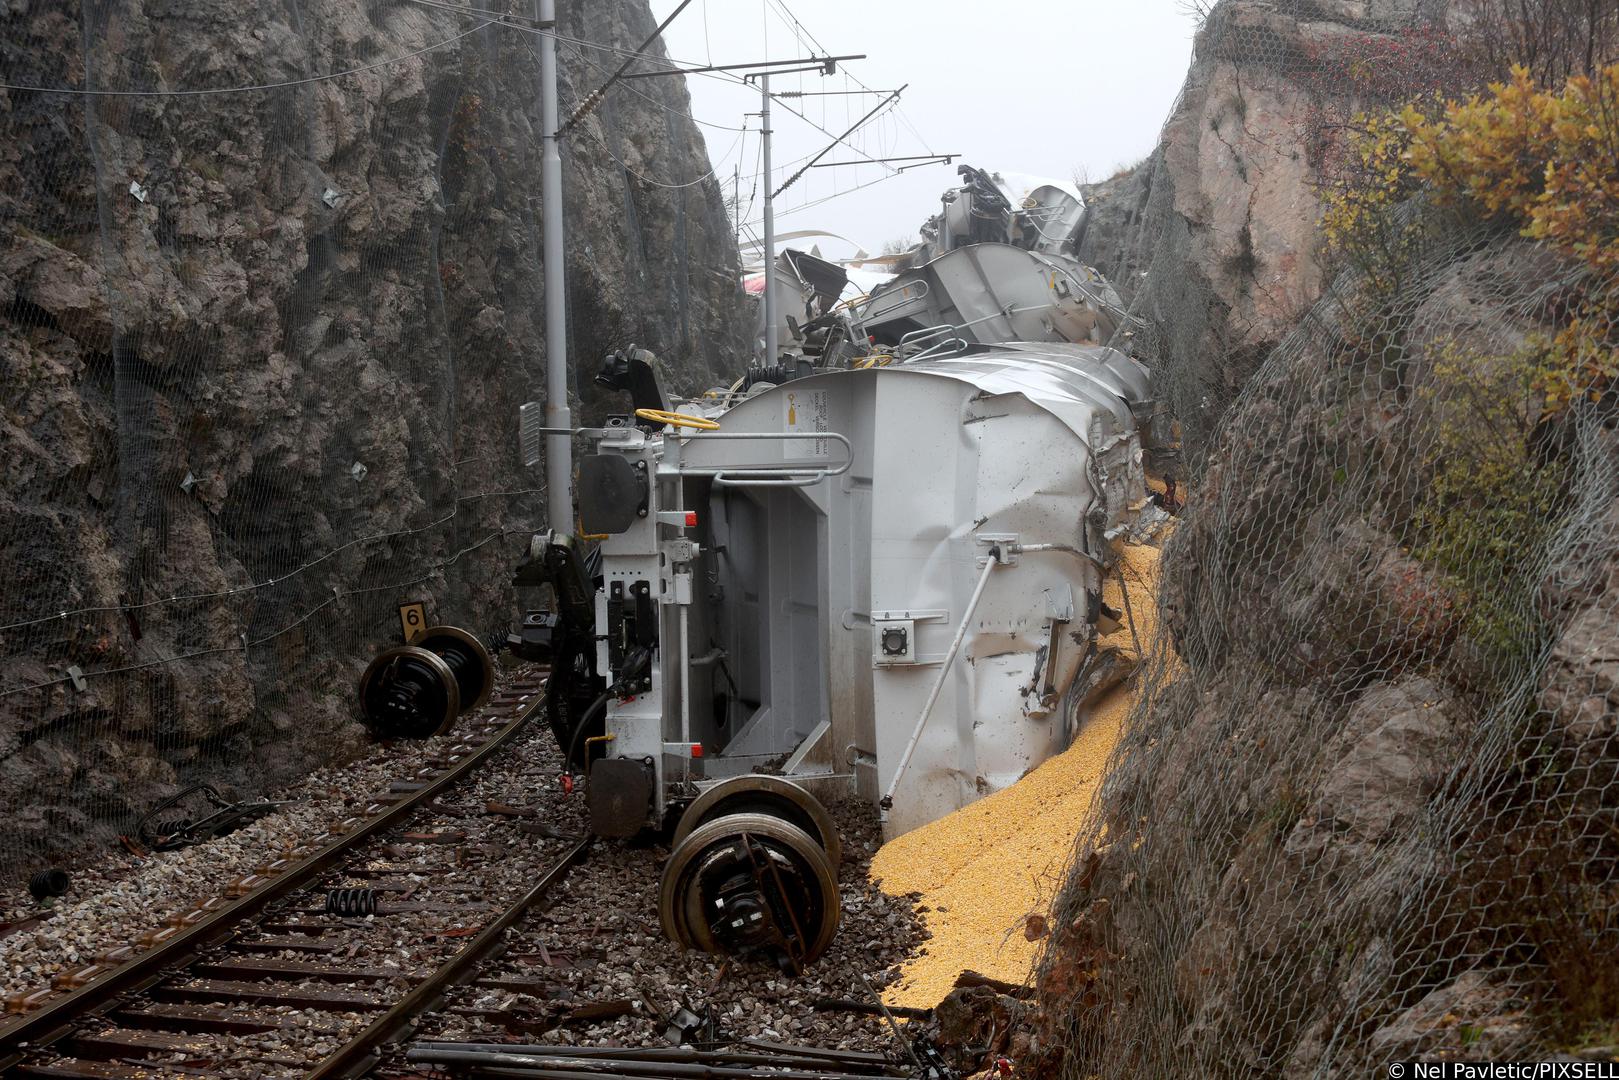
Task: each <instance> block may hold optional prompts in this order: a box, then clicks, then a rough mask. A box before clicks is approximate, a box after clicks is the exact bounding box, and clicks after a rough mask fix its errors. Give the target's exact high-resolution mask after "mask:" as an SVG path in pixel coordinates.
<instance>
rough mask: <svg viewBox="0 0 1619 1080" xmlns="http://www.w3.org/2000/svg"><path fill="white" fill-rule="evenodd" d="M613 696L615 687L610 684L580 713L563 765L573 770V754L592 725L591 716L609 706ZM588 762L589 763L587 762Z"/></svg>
mask: <svg viewBox="0 0 1619 1080" xmlns="http://www.w3.org/2000/svg"><path fill="white" fill-rule="evenodd" d="M612 696H613V688H612V687H611V686H609V687H608V688H607V689H606V690H603V691H602V692H601V693H600V694H598V695H597V696H596V700H595V701H592V702H591V703H590V708H588V709H586V710H585V711H584V712H583V713H582V714H580V717H579V722H578V723H577V724H575V725H573V737H572V738H570V739H569V740H568V752H567V754H565V755H564V756H563V758H562V764H563V767H565V768H567V769H569V770H572V768H573V754H574V751H575V750H578V749H579V736H581V735H583V734H584V733H585V728H587V727H589V726H590V718H591V717H592V716H594V715H596V712H597V710H598V709H606V708H607V699H608V698H610V697H612ZM586 764H589V763H588V762H587V763H586Z"/></svg>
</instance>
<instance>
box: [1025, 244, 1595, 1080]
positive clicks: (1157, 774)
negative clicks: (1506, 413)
mask: <svg viewBox="0 0 1619 1080" xmlns="http://www.w3.org/2000/svg"><path fill="white" fill-rule="evenodd" d="M1464 235H1465V234H1464ZM1536 264H1537V252H1536V251H1535V249H1533V248H1531V247H1529V246H1528V245H1527V244H1525V243H1524V242H1522V241H1520V240H1516V239H1513V238H1510V237H1489V238H1482V239H1480V238H1478V237H1476V236H1474V237H1472V238H1471V239H1468V240H1465V241H1463V240H1458V241H1457V242H1456V243H1455V244H1449V243H1447V244H1444V245H1440V247H1439V249H1437V250H1435V251H1434V252H1432V253H1431V255H1430V256H1429V258H1428V259H1427V265H1426V268H1425V269H1424V270H1423V271H1422V272H1420V273H1416V274H1414V275H1413V276H1412V278H1411V279H1410V280H1409V281H1408V283H1407V288H1406V289H1405V290H1402V292H1401V294H1400V295H1399V297H1398V298H1397V299H1394V300H1390V301H1389V303H1390V304H1392V305H1393V307H1392V308H1391V309H1390V310H1391V311H1393V312H1398V313H1400V318H1399V319H1398V321H1399V322H1400V324H1401V325H1402V326H1404V327H1405V329H1406V331H1407V332H1406V333H1405V335H1404V337H1403V339H1402V344H1401V345H1400V346H1399V348H1398V350H1397V352H1398V355H1395V354H1394V353H1392V352H1388V353H1384V354H1383V355H1382V356H1381V357H1380V359H1379V362H1378V363H1375V364H1373V365H1372V366H1371V367H1370V368H1369V369H1368V368H1367V367H1366V366H1363V361H1357V360H1356V359H1355V357H1356V356H1357V347H1356V346H1355V344H1354V340H1353V339H1346V338H1343V337H1339V336H1338V334H1337V333H1336V332H1335V331H1332V330H1328V329H1324V328H1325V327H1328V326H1330V325H1331V322H1330V319H1329V314H1330V313H1329V312H1327V311H1326V310H1324V306H1325V305H1327V304H1329V303H1342V304H1343V307H1344V308H1345V310H1349V311H1364V310H1365V309H1364V308H1362V307H1361V306H1360V305H1359V303H1357V302H1345V299H1344V297H1342V296H1339V297H1338V298H1337V300H1334V301H1323V306H1318V308H1317V309H1316V310H1315V311H1314V312H1313V313H1312V316H1311V318H1310V320H1308V322H1307V324H1306V325H1307V326H1308V328H1309V330H1308V332H1303V331H1301V332H1300V333H1297V334H1295V335H1292V336H1290V337H1289V338H1288V339H1287V340H1286V341H1285V342H1284V343H1283V345H1281V346H1279V347H1278V348H1276V349H1275V350H1273V351H1272V353H1271V355H1270V356H1269V357H1268V358H1267V360H1266V362H1265V364H1264V365H1263V366H1262V367H1261V368H1260V370H1259V372H1258V373H1257V374H1256V375H1255V376H1254V379H1253V382H1252V384H1251V385H1250V386H1249V387H1248V388H1247V390H1246V391H1245V392H1244V393H1243V394H1241V395H1240V396H1239V397H1238V398H1237V399H1236V401H1235V403H1234V404H1233V405H1232V406H1231V410H1230V413H1229V415H1228V417H1227V424H1226V426H1225V427H1224V428H1223V429H1222V431H1221V433H1220V436H1219V438H1218V439H1217V441H1216V442H1215V444H1214V446H1213V448H1212V450H1211V451H1210V453H1209V456H1208V459H1207V469H1206V471H1205V472H1204V474H1203V476H1202V477H1201V479H1200V481H1199V483H1198V484H1197V485H1196V486H1194V488H1193V491H1192V494H1191V496H1190V501H1189V508H1188V510H1187V511H1186V513H1185V515H1184V517H1183V519H1182V521H1181V523H1180V525H1179V527H1178V530H1177V532H1176V535H1175V536H1174V537H1173V539H1172V540H1171V541H1170V545H1169V547H1168V548H1167V549H1166V552H1165V555H1164V563H1163V565H1164V574H1163V583H1164V584H1163V589H1164V592H1163V595H1162V597H1161V615H1160V618H1161V623H1160V624H1161V625H1162V626H1164V627H1166V628H1168V629H1170V634H1169V635H1168V636H1169V637H1170V638H1171V639H1172V640H1173V643H1174V644H1173V647H1172V648H1166V649H1165V650H1163V651H1162V653H1161V654H1160V655H1159V656H1158V657H1156V658H1155V659H1154V660H1153V661H1152V662H1151V663H1149V665H1148V666H1147V669H1146V674H1145V679H1146V680H1147V685H1146V687H1145V688H1144V689H1143V691H1142V693H1141V697H1142V698H1143V699H1144V700H1145V701H1146V702H1147V703H1148V705H1147V706H1146V707H1144V708H1143V709H1141V710H1140V711H1138V713H1137V715H1135V716H1134V717H1133V718H1132V719H1131V721H1130V723H1129V725H1128V726H1127V729H1126V732H1125V735H1124V737H1123V739H1122V740H1121V744H1120V749H1119V750H1118V752H1117V754H1116V757H1115V759H1114V763H1113V766H1112V772H1111V775H1110V777H1109V779H1108V781H1107V783H1106V785H1105V786H1104V788H1103V790H1102V793H1101V794H1100V796H1099V799H1098V803H1099V808H1100V812H1099V816H1098V817H1097V818H1096V819H1095V820H1094V821H1093V822H1092V823H1091V824H1090V825H1089V827H1088V829H1087V831H1086V833H1085V835H1084V836H1082V840H1081V845H1080V849H1079V862H1078V864H1077V865H1076V867H1075V869H1074V870H1073V872H1072V874H1071V877H1070V879H1069V881H1068V884H1067V886H1066V888H1065V889H1064V891H1063V894H1062V895H1061V896H1060V897H1059V900H1058V902H1057V903H1056V905H1054V910H1053V917H1052V938H1051V944H1050V946H1049V948H1048V949H1047V951H1046V954H1045V958H1044V961H1043V968H1042V972H1041V976H1040V978H1041V997H1042V1007H1043V1008H1044V1010H1045V1013H1044V1016H1045V1018H1044V1021H1043V1022H1042V1023H1041V1024H1040V1025H1038V1026H1037V1031H1036V1039H1035V1042H1036V1044H1037V1050H1036V1057H1037V1058H1038V1059H1040V1060H1041V1061H1042V1062H1043V1063H1044V1067H1045V1068H1046V1069H1048V1070H1050V1071H1051V1072H1052V1073H1053V1074H1054V1075H1063V1076H1099V1077H1113V1076H1132V1075H1155V1076H1183V1075H1200V1076H1212V1077H1225V1076H1231V1077H1235V1076H1239V1075H1252V1074H1253V1072H1254V1071H1255V1070H1258V1071H1259V1072H1261V1073H1267V1072H1286V1073H1287V1074H1289V1075H1294V1074H1299V1075H1312V1076H1323V1077H1325V1076H1337V1075H1350V1074H1356V1073H1360V1072H1364V1071H1366V1070H1369V1069H1372V1068H1373V1067H1374V1066H1376V1065H1377V1063H1379V1062H1384V1063H1386V1062H1387V1061H1388V1060H1400V1059H1407V1058H1411V1057H1413V1056H1416V1055H1419V1054H1421V1055H1428V1056H1451V1057H1458V1058H1467V1059H1473V1058H1476V1057H1480V1056H1491V1055H1493V1056H1496V1057H1503V1056H1513V1055H1517V1056H1535V1055H1537V1054H1540V1053H1542V1052H1549V1050H1550V1049H1551V1048H1553V1047H1559V1046H1568V1045H1570V1044H1571V1043H1573V1044H1578V1042H1579V1040H1580V1038H1581V1037H1582V1035H1581V1032H1582V1031H1584V1030H1585V1028H1586V1026H1587V1025H1596V1026H1598V1027H1600V1025H1601V1023H1602V1022H1603V1021H1602V1020H1601V1018H1603V1017H1607V1016H1611V1015H1612V1013H1611V1010H1612V1008H1613V1007H1614V1003H1615V1001H1616V1000H1619V996H1616V995H1619V987H1616V984H1615V982H1614V981H1613V980H1612V979H1611V978H1610V977H1608V976H1607V975H1605V974H1603V973H1602V965H1603V964H1605V963H1607V959H1606V958H1608V957H1610V956H1611V955H1612V953H1613V950H1614V949H1615V948H1619V930H1616V928H1615V927H1614V925H1613V923H1612V921H1611V920H1609V919H1607V917H1606V916H1605V915H1603V914H1601V913H1602V912H1607V911H1611V910H1612V903H1613V895H1614V894H1613V889H1614V883H1615V882H1616V881H1619V844H1616V843H1615V842H1614V837H1615V836H1619V832H1615V826H1616V825H1619V753H1616V751H1619V734H1616V732H1619V721H1616V718H1619V693H1616V692H1615V686H1616V685H1619V683H1616V679H1615V669H1614V668H1615V665H1614V660H1613V658H1614V657H1615V656H1619V617H1616V614H1619V591H1616V590H1619V509H1616V508H1619V439H1616V438H1615V435H1614V431H1613V428H1612V421H1611V417H1609V416H1607V415H1606V414H1604V413H1603V412H1602V411H1600V410H1591V411H1590V412H1576V413H1575V414H1573V415H1566V416H1559V417H1558V418H1557V420H1556V428H1555V430H1557V431H1558V432H1559V433H1560V434H1558V435H1557V436H1555V437H1552V436H1548V437H1549V438H1555V440H1561V448H1560V449H1557V450H1551V449H1548V450H1546V451H1545V453H1548V454H1553V455H1557V456H1559V457H1561V459H1562V464H1561V465H1559V466H1558V468H1559V470H1560V471H1559V472H1558V473H1557V475H1558V476H1559V477H1561V478H1562V481H1563V483H1564V485H1565V486H1564V487H1563V488H1562V490H1561V498H1560V499H1559V500H1558V503H1557V506H1556V509H1555V510H1554V511H1552V512H1551V513H1549V514H1548V516H1547V518H1546V519H1545V520H1544V521H1543V522H1541V523H1539V524H1537V525H1536V526H1535V527H1534V528H1533V529H1528V530H1523V531H1518V532H1514V531H1512V530H1511V529H1508V528H1506V527H1505V526H1503V525H1502V523H1501V521H1500V520H1499V519H1492V518H1489V517H1486V516H1482V515H1481V516H1479V517H1478V518H1477V519H1476V522H1475V523H1474V524H1472V525H1470V526H1468V527H1469V528H1472V529H1474V530H1475V531H1473V532H1471V533H1469V534H1468V535H1469V536H1470V537H1471V539H1470V541H1469V543H1470V545H1471V546H1470V548H1469V550H1468V555H1467V558H1468V562H1467V564H1466V566H1465V567H1464V568H1463V569H1465V570H1466V571H1467V572H1469V573H1471V574H1472V575H1473V576H1472V577H1470V578H1461V577H1458V576H1457V575H1458V573H1460V572H1461V571H1458V570H1455V569H1447V568H1446V566H1445V565H1444V563H1443V561H1442V560H1441V559H1438V558H1436V556H1435V555H1434V554H1433V552H1434V548H1433V541H1432V533H1431V529H1432V523H1431V520H1430V519H1429V518H1428V517H1427V516H1426V515H1428V514H1429V513H1430V511H1429V510H1427V509H1424V508H1426V507H1431V506H1432V505H1433V504H1432V502H1431V498H1432V496H1431V490H1432V484H1433V482H1434V481H1433V473H1432V471H1431V470H1432V468H1433V462H1434V461H1435V459H1436V453H1435V449H1434V439H1435V438H1436V435H1435V432H1438V431H1444V430H1454V429H1453V428H1452V427H1451V425H1452V423H1453V422H1454V420H1453V418H1451V419H1446V418H1442V416H1441V415H1436V413H1435V412H1434V410H1436V409H1440V410H1443V409H1446V408H1449V407H1450V406H1451V405H1453V404H1455V402H1456V400H1458V399H1453V398H1451V397H1450V395H1451V394H1453V393H1456V388H1455V387H1454V386H1452V385H1450V384H1446V383H1444V382H1443V380H1442V377H1441V376H1440V375H1439V374H1437V373H1438V372H1439V371H1442V370H1443V365H1444V360H1443V358H1444V357H1446V356H1449V355H1452V353H1451V350H1453V349H1454V348H1455V343H1456V340H1457V337H1456V334H1455V333H1454V329H1455V327H1457V326H1458V325H1459V324H1465V325H1467V326H1468V327H1469V328H1470V332H1471V333H1473V334H1475V335H1478V342H1479V344H1478V346H1477V347H1478V348H1479V349H1480V353H1479V355H1481V356H1484V357H1489V356H1492V355H1493V356H1502V355H1512V354H1513V353H1514V350H1515V349H1517V348H1519V347H1520V344H1521V343H1522V342H1523V341H1525V340H1530V339H1528V338H1526V336H1525V335H1526V334H1528V333H1529V331H1530V330H1531V329H1532V328H1533V327H1534V326H1536V325H1537V320H1538V319H1539V318H1541V317H1542V315H1543V312H1544V308H1542V307H1540V306H1539V305H1538V304H1537V302H1536V300H1535V295H1536V291H1537V290H1536V289H1535V288H1534V287H1533V285H1532V283H1533V282H1535V281H1538V280H1541V278H1540V277H1539V276H1538V274H1533V273H1532V274H1528V275H1522V276H1520V275H1519V274H1518V270H1519V269H1521V268H1524V267H1534V266H1536ZM1486 282H1493V283H1494V286H1493V288H1494V290H1495V303H1494V304H1493V305H1483V307H1486V308H1488V309H1489V311H1490V317H1489V318H1488V319H1482V318H1479V317H1478V316H1477V313H1478V311H1479V310H1480V308H1481V305H1480V304H1479V301H1480V300H1481V299H1483V298H1484V296H1485V295H1486V293H1484V292H1481V291H1480V290H1482V289H1483V288H1484V283H1486ZM1340 325H1342V324H1340ZM1483 369H1484V365H1479V366H1477V367H1474V368H1471V369H1469V374H1468V378H1470V379H1472V378H1476V377H1477V374H1478V372H1479V371H1480V370H1483ZM1393 371H1398V372H1400V376H1401V378H1400V380H1394V379H1392V378H1389V376H1390V375H1391V373H1392V372H1393ZM1407 379H1409V380H1410V382H1409V383H1408V382H1406V381H1405V380H1407ZM1413 384H1414V388H1412V386H1413ZM1402 387H1404V389H1402ZM1492 392H1493V391H1492ZM1460 400H1463V401H1465V400H1466V399H1465V397H1463V398H1461V399H1460ZM1486 400H1487V399H1486ZM1476 406H1477V400H1474V401H1473V402H1472V406H1471V407H1476ZM1550 424H1551V421H1549V420H1548V421H1545V423H1544V425H1543V427H1542V430H1544V431H1550V430H1552V428H1551V427H1550ZM1530 426H1531V427H1533V426H1534V425H1533V424H1531V425H1530ZM1508 428H1510V429H1511V430H1514V431H1517V430H1521V429H1518V428H1516V427H1515V426H1513V425H1512V424H1511V423H1508V424H1507V425H1506V426H1504V427H1496V428H1491V429H1489V430H1484V429H1480V430H1479V431H1478V432H1477V433H1476V434H1477V435H1478V436H1479V437H1480V438H1483V437H1486V436H1488V437H1495V438H1499V437H1501V435H1502V432H1503V431H1504V430H1507V429H1508ZM1447 445H1449V444H1447ZM1565 469H1566V471H1561V470H1565ZM1523 482H1527V481H1523ZM1480 483H1487V481H1484V480H1482V479H1481V480H1480ZM1512 537H1517V538H1518V539H1516V540H1514V539H1511V538H1512ZM1492 543H1495V544H1505V545H1507V550H1508V551H1509V552H1510V554H1509V555H1508V556H1504V557H1501V558H1500V559H1499V560H1496V561H1492V556H1490V555H1489V554H1488V553H1487V551H1486V547H1487V545H1489V544H1492ZM1485 571H1488V573H1487V574H1486V573H1485ZM1576 1018H1577V1019H1576ZM1531 1050H1532V1051H1533V1053H1530V1051H1531ZM1486 1051H1488V1053H1486Z"/></svg>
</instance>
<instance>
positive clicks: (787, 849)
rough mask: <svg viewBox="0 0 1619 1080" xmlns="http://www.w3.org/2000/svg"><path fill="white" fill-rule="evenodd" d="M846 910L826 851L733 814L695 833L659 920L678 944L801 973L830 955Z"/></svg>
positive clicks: (661, 892)
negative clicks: (757, 958)
mask: <svg viewBox="0 0 1619 1080" xmlns="http://www.w3.org/2000/svg"><path fill="white" fill-rule="evenodd" d="M841 910H842V909H841V905H840V903H839V900H838V882H837V874H836V872H835V871H834V870H833V868H832V864H831V862H830V860H829V859H828V858H827V856H826V852H824V851H822V850H821V847H820V845H819V844H817V843H816V842H815V841H814V839H812V838H811V837H810V835H809V834H808V833H806V832H805V831H804V830H803V829H800V828H799V827H798V826H796V825H793V824H790V823H788V822H786V821H783V820H782V819H781V818H779V817H775V816H772V815H770V814H729V815H726V816H724V817H718V818H714V819H712V820H710V821H708V822H705V823H704V824H702V825H700V826H698V827H697V828H696V829H694V830H692V832H691V833H689V834H688V835H687V836H686V837H685V839H684V840H682V841H681V842H680V843H679V844H678V845H677V846H676V847H675V849H674V851H673V852H672V853H671V854H670V856H669V861H668V863H667V864H666V865H665V866H664V868H663V878H662V881H661V882H660V884H659V889H658V920H659V922H661V923H662V924H663V932H664V934H665V935H666V936H667V937H668V938H669V939H670V940H671V941H674V942H676V943H677V944H679V945H681V946H683V947H684V948H688V949H702V950H703V951H705V952H711V953H721V954H729V955H735V956H749V955H755V956H767V957H769V958H770V959H772V960H774V961H775V962H776V963H777V964H778V965H779V966H780V967H781V968H782V969H783V970H784V971H790V972H792V973H794V974H797V973H798V972H800V971H802V970H803V968H804V966H805V965H807V964H809V963H812V962H813V961H814V960H815V959H816V957H818V956H820V955H821V953H823V952H825V951H826V947H827V946H828V945H829V944H831V942H832V937H833V935H834V934H836V933H837V929H838V919H839V917H840V915H841Z"/></svg>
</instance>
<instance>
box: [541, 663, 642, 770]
mask: <svg viewBox="0 0 1619 1080" xmlns="http://www.w3.org/2000/svg"><path fill="white" fill-rule="evenodd" d="M651 663H652V653H651V652H649V651H648V650H646V649H637V650H636V651H635V652H633V653H631V654H630V662H629V663H627V664H625V665H624V670H623V674H621V675H620V676H619V678H618V681H617V682H615V683H613V685H612V686H609V687H608V688H607V689H606V690H603V691H602V692H601V693H600V694H599V695H597V697H596V700H594V701H592V702H591V703H590V707H589V708H588V709H586V710H585V711H584V712H583V713H581V714H580V716H579V722H578V723H577V724H575V725H574V726H573V734H572V735H571V736H569V738H568V752H567V754H566V755H565V756H564V757H563V759H562V764H563V766H564V767H566V768H569V769H571V768H572V767H573V754H574V751H575V750H578V749H579V737H580V736H581V735H583V734H584V733H585V728H587V727H589V726H590V718H591V717H592V716H594V715H596V710H598V709H606V708H607V699H608V698H610V697H612V696H613V694H614V692H615V691H616V690H617V689H618V687H620V686H622V685H623V684H624V683H626V682H628V681H629V680H630V679H634V678H639V677H640V675H641V673H642V672H643V671H645V670H646V669H647V668H648V667H650V666H651ZM585 764H586V765H589V764H590V763H589V762H585ZM585 772H586V775H589V770H588V769H586V770H585Z"/></svg>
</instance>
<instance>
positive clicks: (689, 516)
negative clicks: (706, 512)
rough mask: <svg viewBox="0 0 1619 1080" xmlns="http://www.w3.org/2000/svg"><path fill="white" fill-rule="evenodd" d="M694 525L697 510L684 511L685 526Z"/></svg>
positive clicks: (695, 523) (689, 527) (691, 526)
mask: <svg viewBox="0 0 1619 1080" xmlns="http://www.w3.org/2000/svg"><path fill="white" fill-rule="evenodd" d="M696 525H697V511H695V510H687V511H686V528H688V529H691V528H695V527H696Z"/></svg>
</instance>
